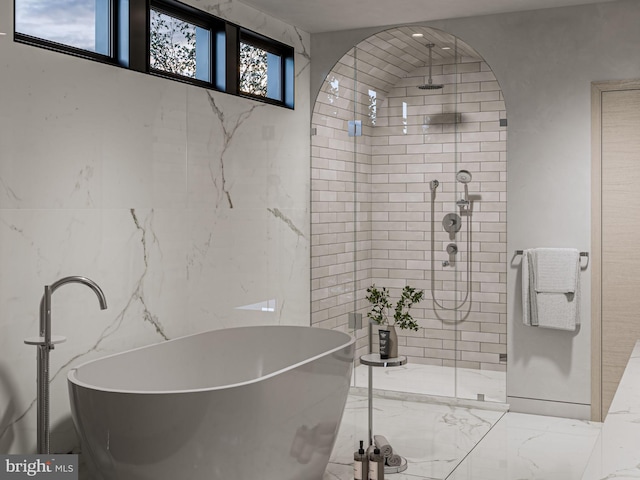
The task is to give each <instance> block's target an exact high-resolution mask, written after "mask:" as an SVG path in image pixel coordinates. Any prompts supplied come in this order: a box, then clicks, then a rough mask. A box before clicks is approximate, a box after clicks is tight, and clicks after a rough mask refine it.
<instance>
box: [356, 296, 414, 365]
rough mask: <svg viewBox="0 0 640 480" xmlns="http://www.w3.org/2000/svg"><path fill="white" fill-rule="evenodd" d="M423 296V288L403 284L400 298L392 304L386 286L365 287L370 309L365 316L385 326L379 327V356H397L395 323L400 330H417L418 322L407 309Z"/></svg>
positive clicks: (384, 357) (383, 357)
mask: <svg viewBox="0 0 640 480" xmlns="http://www.w3.org/2000/svg"><path fill="white" fill-rule="evenodd" d="M423 298H424V290H417V289H416V288H414V287H411V286H409V285H405V287H404V288H403V289H402V293H401V295H400V298H399V299H398V301H397V302H396V304H395V307H394V306H393V305H392V303H391V300H390V294H389V290H388V289H387V288H386V287H382V288H381V289H379V288H378V287H376V286H375V284H373V285H371V286H370V287H369V288H367V296H366V299H367V300H368V301H369V303H370V304H371V310H370V311H369V313H367V317H369V318H370V319H371V320H373V321H374V322H376V323H377V324H378V325H382V326H386V327H387V328H386V329H380V330H379V335H380V358H382V359H386V358H395V357H397V356H398V335H397V333H396V329H395V327H396V325H397V326H398V328H400V329H401V330H405V329H409V330H414V331H417V330H418V323H417V322H416V321H415V320H414V319H413V317H412V316H411V314H410V313H409V310H410V309H411V307H413V306H414V305H415V304H416V303H419V302H420V301H421V300H422V299H423ZM391 311H393V315H392V318H393V322H391V320H390V317H391V313H390V312H391Z"/></svg>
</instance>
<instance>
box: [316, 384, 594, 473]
mask: <svg viewBox="0 0 640 480" xmlns="http://www.w3.org/2000/svg"><path fill="white" fill-rule="evenodd" d="M373 406H374V417H373V418H374V420H373V430H374V433H375V434H379V433H382V434H383V435H385V436H386V437H387V438H388V439H389V442H390V443H391V445H392V446H393V447H394V449H395V450H396V451H397V452H398V453H399V454H400V455H402V456H404V457H405V458H407V461H408V468H407V470H405V471H404V472H402V473H396V474H393V475H388V478H389V479H392V480H434V479H438V480H489V479H491V480H515V479H518V480H525V479H527V480H579V479H580V478H581V477H582V473H583V471H584V469H585V467H586V465H587V461H588V458H589V455H590V454H591V451H592V450H593V447H594V445H595V443H596V440H597V438H598V435H599V433H600V428H601V424H599V423H592V422H586V421H581V420H571V419H565V418H557V417H544V416H538V415H526V414H519V413H512V412H506V413H505V412H504V411H492V410H479V409H475V408H469V407H460V406H447V405H434V404H430V403H423V402H411V401H398V400H391V399H386V398H374V399H373ZM367 430H368V413H367V398H366V397H360V396H355V395H350V397H349V399H348V401H347V408H346V410H345V413H344V416H343V421H342V424H341V427H340V432H339V437H338V441H337V442H336V446H335V448H334V450H333V454H332V457H331V461H330V463H329V465H328V467H327V470H326V472H325V475H324V477H323V480H351V479H352V478H353V471H352V465H353V450H354V448H355V447H356V445H357V444H358V440H360V439H363V440H364V439H365V438H366V436H367ZM365 443H366V442H365Z"/></svg>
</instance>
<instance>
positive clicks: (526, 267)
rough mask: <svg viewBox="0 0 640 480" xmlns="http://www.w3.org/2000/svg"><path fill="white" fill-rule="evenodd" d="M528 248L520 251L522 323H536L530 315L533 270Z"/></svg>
mask: <svg viewBox="0 0 640 480" xmlns="http://www.w3.org/2000/svg"><path fill="white" fill-rule="evenodd" d="M530 257H531V256H530V250H523V252H522V323H524V324H525V325H536V324H537V319H536V320H535V323H532V322H534V319H533V318H532V315H531V288H532V285H533V270H532V268H531V259H530Z"/></svg>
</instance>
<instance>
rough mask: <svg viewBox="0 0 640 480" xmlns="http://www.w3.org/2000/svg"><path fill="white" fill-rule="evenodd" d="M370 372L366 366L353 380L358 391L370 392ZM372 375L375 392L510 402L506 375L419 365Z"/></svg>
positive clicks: (361, 367)
mask: <svg viewBox="0 0 640 480" xmlns="http://www.w3.org/2000/svg"><path fill="white" fill-rule="evenodd" d="M368 369H369V367H367V366H365V365H359V366H357V367H356V370H355V375H354V380H353V381H354V386H355V387H361V388H367V386H368V379H369V372H368ZM456 370H457V371H456ZM372 372H373V388H374V389H375V390H388V391H393V392H403V393H412V394H419V395H432V396H439V397H457V398H462V399H469V400H477V399H478V394H482V395H484V400H485V401H487V402H500V403H505V402H506V400H507V392H506V390H507V382H506V372H494V371H490V370H474V369H470V368H458V369H454V368H453V367H442V366H436V365H421V364H417V363H407V364H406V365H403V366H401V367H388V368H381V367H373V368H372Z"/></svg>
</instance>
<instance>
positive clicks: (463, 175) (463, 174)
mask: <svg viewBox="0 0 640 480" xmlns="http://www.w3.org/2000/svg"><path fill="white" fill-rule="evenodd" d="M456 180H458V181H459V182H460V183H464V184H467V183H469V182H470V181H471V173H470V172H469V170H460V171H459V172H458V173H456Z"/></svg>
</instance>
